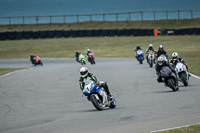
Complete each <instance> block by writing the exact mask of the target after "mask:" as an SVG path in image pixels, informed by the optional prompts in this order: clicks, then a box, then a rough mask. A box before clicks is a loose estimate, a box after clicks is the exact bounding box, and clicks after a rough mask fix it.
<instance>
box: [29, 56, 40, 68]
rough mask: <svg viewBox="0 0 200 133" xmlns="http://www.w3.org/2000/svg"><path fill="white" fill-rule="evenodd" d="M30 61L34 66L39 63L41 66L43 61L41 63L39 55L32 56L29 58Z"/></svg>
mask: <svg viewBox="0 0 200 133" xmlns="http://www.w3.org/2000/svg"><path fill="white" fill-rule="evenodd" d="M30 61H31V63H32V64H33V65H35V66H36V65H41V66H43V63H42V61H41V59H40V57H38V56H35V57H33V58H32V59H30Z"/></svg>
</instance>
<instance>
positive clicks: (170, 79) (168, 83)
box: [167, 78, 177, 91]
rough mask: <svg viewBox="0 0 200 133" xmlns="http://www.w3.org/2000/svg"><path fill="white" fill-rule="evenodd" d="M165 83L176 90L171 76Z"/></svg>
mask: <svg viewBox="0 0 200 133" xmlns="http://www.w3.org/2000/svg"><path fill="white" fill-rule="evenodd" d="M167 85H168V86H169V87H170V88H171V89H172V90H173V91H177V90H176V85H175V81H174V80H173V79H172V78H169V79H168V80H167Z"/></svg>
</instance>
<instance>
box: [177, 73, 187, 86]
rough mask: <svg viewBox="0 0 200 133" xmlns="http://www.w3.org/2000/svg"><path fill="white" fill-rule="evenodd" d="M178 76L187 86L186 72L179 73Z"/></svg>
mask: <svg viewBox="0 0 200 133" xmlns="http://www.w3.org/2000/svg"><path fill="white" fill-rule="evenodd" d="M179 77H180V79H181V80H182V81H183V84H184V86H188V79H187V75H186V73H180V75H179Z"/></svg>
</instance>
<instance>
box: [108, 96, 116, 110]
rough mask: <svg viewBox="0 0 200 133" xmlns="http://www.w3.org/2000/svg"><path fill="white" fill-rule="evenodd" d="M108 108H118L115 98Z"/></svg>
mask: <svg viewBox="0 0 200 133" xmlns="http://www.w3.org/2000/svg"><path fill="white" fill-rule="evenodd" d="M108 107H109V108H115V107H116V101H115V99H114V98H113V100H112V102H111V104H110V106H108Z"/></svg>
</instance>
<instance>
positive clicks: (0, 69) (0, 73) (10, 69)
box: [0, 68, 25, 76]
mask: <svg viewBox="0 0 200 133" xmlns="http://www.w3.org/2000/svg"><path fill="white" fill-rule="evenodd" d="M22 69H25V68H0V76H2V75H4V74H7V73H9V72H14V71H17V70H22Z"/></svg>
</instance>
